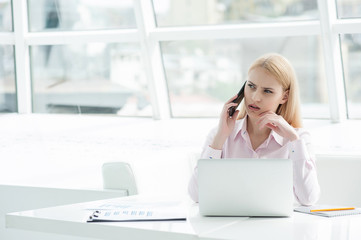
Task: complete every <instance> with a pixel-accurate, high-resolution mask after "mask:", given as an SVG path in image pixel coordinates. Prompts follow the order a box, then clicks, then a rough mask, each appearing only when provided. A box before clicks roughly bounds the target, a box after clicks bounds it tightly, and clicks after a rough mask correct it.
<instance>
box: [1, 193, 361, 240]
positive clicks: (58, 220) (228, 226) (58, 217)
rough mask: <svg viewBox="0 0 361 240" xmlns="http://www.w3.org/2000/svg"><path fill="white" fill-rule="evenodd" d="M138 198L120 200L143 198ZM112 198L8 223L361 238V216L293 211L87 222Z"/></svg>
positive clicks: (104, 230) (216, 235)
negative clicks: (282, 215)
mask: <svg viewBox="0 0 361 240" xmlns="http://www.w3.org/2000/svg"><path fill="white" fill-rule="evenodd" d="M139 198H140V197H139V196H131V197H125V198H119V200H120V201H123V200H124V199H133V200H137V199H138V200H139ZM105 202H109V200H101V201H94V202H87V203H80V204H72V205H65V206H58V207H51V208H44V209H38V210H31V211H23V212H17V213H11V214H7V216H6V226H7V227H8V228H16V229H22V230H30V231H40V232H47V233H56V234H64V235H72V236H78V237H89V238H98V239H109V240H112V239H132V240H133V239H142V240H143V239H147V240H149V239H157V240H159V239H172V240H173V239H262V240H263V239H277V240H282V239H287V240H289V239H330V240H331V239H338V240H343V239H348V240H352V239H361V228H360V226H361V215H355V216H345V217H336V218H325V217H317V216H312V215H307V214H302V213H294V215H293V216H292V217H290V218H241V217H228V218H227V217H201V216H200V215H199V214H198V206H197V204H190V205H189V212H188V219H187V221H158V222H112V223H86V219H87V217H88V216H89V215H90V213H91V212H92V211H90V210H86V209H87V208H89V207H91V206H98V205H99V204H101V203H105Z"/></svg>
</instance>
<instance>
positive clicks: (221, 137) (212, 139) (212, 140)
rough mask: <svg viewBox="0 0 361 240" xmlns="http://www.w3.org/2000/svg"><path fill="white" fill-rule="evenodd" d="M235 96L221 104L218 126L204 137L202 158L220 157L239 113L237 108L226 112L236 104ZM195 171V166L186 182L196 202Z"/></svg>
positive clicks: (196, 180) (196, 185) (196, 182)
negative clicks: (231, 113) (231, 114)
mask: <svg viewBox="0 0 361 240" xmlns="http://www.w3.org/2000/svg"><path fill="white" fill-rule="evenodd" d="M236 98H237V95H235V96H233V97H232V98H231V99H229V100H228V101H227V102H226V103H225V104H224V105H223V109H222V112H221V116H220V119H219V123H218V127H217V128H214V129H212V131H211V132H210V133H209V134H208V137H207V139H206V142H205V145H204V147H203V151H202V154H201V158H202V159H206V158H209V159H212V158H221V156H222V148H223V145H224V143H225V141H226V140H227V138H228V136H229V135H230V134H231V132H232V131H233V129H234V126H235V122H236V120H237V116H238V113H239V110H236V111H235V112H234V114H233V116H232V117H230V116H229V114H228V109H229V108H230V107H232V106H237V104H236V103H234V102H232V101H233V100H234V99H236ZM197 172H198V170H197V167H196V168H195V169H194V171H193V174H192V177H191V179H190V181H189V184H188V193H189V195H190V197H191V198H192V199H193V200H194V201H195V202H198V178H197Z"/></svg>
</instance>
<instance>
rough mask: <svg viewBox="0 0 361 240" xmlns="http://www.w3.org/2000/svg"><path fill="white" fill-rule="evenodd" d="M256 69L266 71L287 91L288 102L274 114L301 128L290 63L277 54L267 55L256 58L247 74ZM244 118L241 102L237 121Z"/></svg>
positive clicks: (293, 72)
mask: <svg viewBox="0 0 361 240" xmlns="http://www.w3.org/2000/svg"><path fill="white" fill-rule="evenodd" d="M258 67H261V68H264V69H265V70H267V71H268V73H270V74H271V75H272V76H274V77H275V78H276V80H277V81H278V82H279V83H280V84H281V85H282V87H283V90H284V91H287V90H288V91H289V92H288V100H287V101H286V102H285V103H284V104H281V105H280V106H279V107H278V109H277V111H276V114H278V115H281V116H282V117H283V118H284V119H285V120H286V121H287V122H288V123H289V124H290V125H291V126H293V127H294V128H300V127H302V120H301V112H300V97H299V89H298V82H297V78H296V73H295V71H294V69H293V67H292V65H291V63H290V62H289V61H288V60H287V59H286V58H285V57H283V56H281V55H279V54H275V53H269V54H266V55H263V56H261V57H260V58H258V59H257V60H256V61H255V62H254V63H253V64H252V65H251V67H250V68H249V70H248V73H249V72H250V71H251V70H253V69H255V68H258ZM245 116H246V106H245V103H244V100H243V101H242V104H241V108H240V113H239V115H238V119H241V118H244V117H245Z"/></svg>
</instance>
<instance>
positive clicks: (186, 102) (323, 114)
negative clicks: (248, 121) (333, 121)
mask: <svg viewBox="0 0 361 240" xmlns="http://www.w3.org/2000/svg"><path fill="white" fill-rule="evenodd" d="M161 46H162V52H163V57H164V66H165V71H166V76H167V80H168V88H169V96H170V101H171V109H172V115H173V116H176V117H198V116H202V117H210V116H212V117H215V116H218V115H219V114H220V111H221V109H222V106H223V104H224V102H225V101H227V100H228V99H229V98H230V97H231V96H233V95H234V94H236V93H237V92H238V90H239V88H240V87H241V85H242V83H243V82H244V81H245V80H246V78H247V71H248V68H249V66H250V65H251V64H252V63H253V61H254V60H255V59H256V58H258V57H259V56H261V55H263V54H264V53H268V52H277V53H280V54H282V55H284V56H285V57H287V58H288V59H289V60H290V61H291V63H292V65H293V66H294V68H295V71H296V74H297V76H298V80H299V85H300V91H301V99H302V111H303V116H304V117H317V118H328V117H329V109H328V96H327V85H326V80H325V76H324V75H325V74H324V70H323V69H324V66H323V61H322V59H321V58H320V55H319V54H317V53H319V52H320V41H319V38H318V37H282V38H267V39H264V38H258V39H257V38H252V39H243V40H213V41H212V40H208V41H206V40H204V41H180V42H164V43H162V45H161ZM315 110H317V111H316V112H315Z"/></svg>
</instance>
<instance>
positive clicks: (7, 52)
mask: <svg viewBox="0 0 361 240" xmlns="http://www.w3.org/2000/svg"><path fill="white" fill-rule="evenodd" d="M14 69H15V67H14V48H13V47H12V46H0V112H2V113H4V112H17V100H16V84H15V71H14Z"/></svg>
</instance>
